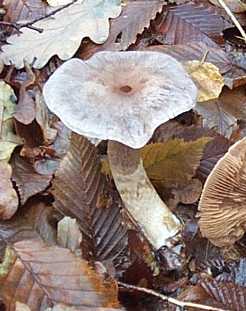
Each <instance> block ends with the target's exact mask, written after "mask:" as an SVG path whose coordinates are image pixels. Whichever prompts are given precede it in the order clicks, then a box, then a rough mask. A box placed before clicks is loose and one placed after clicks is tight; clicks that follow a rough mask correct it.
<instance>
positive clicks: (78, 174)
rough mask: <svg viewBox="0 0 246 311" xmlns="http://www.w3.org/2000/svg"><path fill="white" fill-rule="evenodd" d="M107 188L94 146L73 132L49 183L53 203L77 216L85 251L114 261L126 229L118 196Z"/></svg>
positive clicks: (124, 246) (122, 253)
mask: <svg viewBox="0 0 246 311" xmlns="http://www.w3.org/2000/svg"><path fill="white" fill-rule="evenodd" d="M107 192H108V190H107V188H106V185H105V180H104V178H103V176H102V175H101V173H100V162H99V158H98V155H97V150H96V148H95V146H94V145H92V144H91V143H90V142H89V141H88V140H87V139H86V138H84V137H82V136H79V135H76V134H73V136H72V140H71V146H70V149H69V152H68V153H67V155H66V156H65V158H64V159H63V160H62V162H61V165H60V168H59V169H58V171H57V172H56V174H55V179H54V182H53V185H52V193H53V195H54V197H55V203H54V205H55V207H56V208H57V209H58V210H59V211H60V212H62V213H63V214H65V215H67V216H70V217H72V218H76V219H77V221H78V223H79V225H80V228H81V230H82V234H83V240H82V246H83V249H86V250H87V251H86V253H87V254H88V253H89V252H90V253H91V254H92V257H93V259H96V260H101V261H103V260H107V259H110V260H112V261H113V262H114V264H117V261H118V259H120V258H122V256H123V257H124V256H125V254H126V252H127V244H128V238H127V229H126V228H125V227H124V226H123V225H122V215H121V213H120V210H121V202H120V199H119V198H118V197H117V195H116V194H114V195H112V194H111V193H110V194H109V195H107ZM103 201H105V203H103Z"/></svg>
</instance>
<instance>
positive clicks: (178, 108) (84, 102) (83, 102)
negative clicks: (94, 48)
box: [44, 51, 197, 148]
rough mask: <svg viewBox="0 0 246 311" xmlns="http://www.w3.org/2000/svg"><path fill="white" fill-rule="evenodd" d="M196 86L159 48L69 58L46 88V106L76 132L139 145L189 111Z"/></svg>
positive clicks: (138, 146)
mask: <svg viewBox="0 0 246 311" xmlns="http://www.w3.org/2000/svg"><path fill="white" fill-rule="evenodd" d="M196 96H197V89H196V86H195V85H194V83H193V81H192V80H191V78H190V77H189V75H188V74H187V73H186V71H185V70H184V68H183V67H182V65H181V64H180V63H179V62H177V61H176V60H175V59H174V58H172V57H171V56H169V55H166V54H163V53H158V52H140V51H129V52H99V53H96V54H94V56H92V57H91V58H90V59H89V60H87V61H82V60H80V59H76V58H74V59H71V60H69V61H67V62H65V63H64V64H63V65H61V66H60V67H59V68H58V69H57V70H56V71H55V73H54V74H53V75H52V76H51V77H50V78H49V80H48V81H47V83H46V84H45V86H44V98H45V101H46V104H47V106H48V108H49V109H50V110H51V111H52V112H53V113H55V114H56V115H57V116H58V117H59V118H60V119H61V120H62V121H63V123H64V124H65V125H66V126H67V127H69V128H70V129H71V130H73V131H74V132H76V133H78V134H81V135H84V136H88V137H94V138H98V139H110V140H114V141H118V142H121V143H123V144H125V145H127V146H130V147H132V148H141V147H143V146H144V145H145V144H146V143H147V142H148V140H149V139H150V138H151V136H152V135H153V132H154V131H155V129H156V128H157V127H158V126H159V125H161V124H162V123H164V122H166V121H168V120H170V119H172V118H174V117H176V116H178V115H179V114H181V113H183V112H185V111H188V110H190V109H192V108H193V107H194V106H195V103H196Z"/></svg>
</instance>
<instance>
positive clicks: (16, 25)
mask: <svg viewBox="0 0 246 311" xmlns="http://www.w3.org/2000/svg"><path fill="white" fill-rule="evenodd" d="M76 2H78V0H73V1H72V2H70V3H68V4H66V5H63V6H61V7H59V8H58V9H56V10H54V11H51V12H50V13H48V14H46V15H45V16H41V17H39V18H36V19H34V20H32V21H30V22H27V23H9V22H0V25H4V26H9V27H12V28H14V29H16V30H17V31H18V32H21V31H20V30H21V28H24V27H26V28H30V29H32V30H35V31H38V32H40V33H41V32H43V29H41V28H37V27H35V26H33V24H35V23H37V22H39V21H41V20H43V19H46V18H48V17H51V16H53V15H55V14H56V13H58V12H60V11H62V10H64V9H66V8H68V7H69V6H71V5H72V4H74V3H76Z"/></svg>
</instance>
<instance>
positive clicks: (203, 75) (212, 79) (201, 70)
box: [185, 60, 224, 102]
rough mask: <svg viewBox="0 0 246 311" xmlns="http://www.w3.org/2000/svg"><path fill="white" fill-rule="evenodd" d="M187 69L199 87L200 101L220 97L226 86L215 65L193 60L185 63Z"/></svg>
mask: <svg viewBox="0 0 246 311" xmlns="http://www.w3.org/2000/svg"><path fill="white" fill-rule="evenodd" d="M185 69H186V70H187V72H188V73H189V74H190V76H191V77H192V80H193V81H194V83H195V84H196V86H197V88H198V96H197V101H198V102H204V101H208V100H211V99H215V98H218V97H219V95H220V93H221V91H222V88H223V86H224V79H223V77H222V76H221V74H220V72H219V69H218V68H217V67H216V66H215V65H213V64H211V63H207V62H205V63H203V62H200V61H197V60H193V61H188V62H186V63H185Z"/></svg>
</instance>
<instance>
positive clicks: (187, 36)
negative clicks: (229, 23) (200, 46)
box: [157, 2, 225, 47]
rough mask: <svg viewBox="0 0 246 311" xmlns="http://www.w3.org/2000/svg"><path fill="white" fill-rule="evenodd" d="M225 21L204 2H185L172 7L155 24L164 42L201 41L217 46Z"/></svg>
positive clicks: (185, 42)
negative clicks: (157, 23)
mask: <svg viewBox="0 0 246 311" xmlns="http://www.w3.org/2000/svg"><path fill="white" fill-rule="evenodd" d="M224 26H225V23H224V21H223V18H222V17H221V16H219V15H218V14H217V13H216V11H215V9H214V8H212V6H208V5H207V4H205V3H191V2H190V3H187V4H183V5H179V6H174V7H172V8H171V9H170V10H169V11H168V14H167V16H166V18H165V19H164V20H163V21H162V22H161V23H160V25H157V32H158V33H159V34H161V35H164V36H165V37H164V41H165V44H187V43H188V42H197V41H199V42H203V43H204V44H206V45H207V46H209V47H218V46H217V45H216V43H215V42H214V41H213V40H217V41H218V42H221V40H222V36H221V33H222V31H223V29H224Z"/></svg>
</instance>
